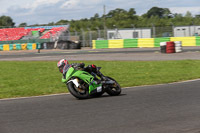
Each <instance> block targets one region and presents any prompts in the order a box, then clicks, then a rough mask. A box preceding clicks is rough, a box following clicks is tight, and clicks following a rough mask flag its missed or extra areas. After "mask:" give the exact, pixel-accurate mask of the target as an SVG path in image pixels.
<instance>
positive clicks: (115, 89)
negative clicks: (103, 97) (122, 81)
mask: <svg viewBox="0 0 200 133" xmlns="http://www.w3.org/2000/svg"><path fill="white" fill-rule="evenodd" d="M106 78H107V79H110V80H113V81H115V84H114V85H110V86H109V87H108V88H106V93H108V94H109V95H110V96H118V95H119V94H121V87H120V85H119V84H118V82H117V81H116V80H115V79H113V78H111V77H106Z"/></svg>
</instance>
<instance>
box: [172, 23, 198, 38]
mask: <svg viewBox="0 0 200 133" xmlns="http://www.w3.org/2000/svg"><path fill="white" fill-rule="evenodd" d="M173 32H174V37H186V36H199V35H200V26H199V25H193V26H175V27H174V31H173Z"/></svg>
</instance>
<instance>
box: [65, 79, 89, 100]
mask: <svg viewBox="0 0 200 133" xmlns="http://www.w3.org/2000/svg"><path fill="white" fill-rule="evenodd" d="M67 87H68V90H69V92H70V93H71V94H72V95H73V96H74V97H76V98H78V99H87V98H89V97H90V95H89V91H88V90H85V92H84V93H80V92H79V91H77V89H76V86H75V85H74V83H73V82H70V83H68V84H67Z"/></svg>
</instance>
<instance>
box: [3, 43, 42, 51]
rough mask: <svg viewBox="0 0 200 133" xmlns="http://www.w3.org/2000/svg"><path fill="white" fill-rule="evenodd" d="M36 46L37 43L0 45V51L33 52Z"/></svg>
mask: <svg viewBox="0 0 200 133" xmlns="http://www.w3.org/2000/svg"><path fill="white" fill-rule="evenodd" d="M38 45H39V44H37V43H21V44H0V51H9V50H34V49H37V47H38Z"/></svg>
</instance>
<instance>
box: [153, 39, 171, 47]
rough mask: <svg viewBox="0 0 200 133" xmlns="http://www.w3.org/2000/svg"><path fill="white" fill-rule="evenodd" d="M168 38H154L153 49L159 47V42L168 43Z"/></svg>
mask: <svg viewBox="0 0 200 133" xmlns="http://www.w3.org/2000/svg"><path fill="white" fill-rule="evenodd" d="M169 41H170V38H169V37H162V38H155V40H154V47H160V42H169Z"/></svg>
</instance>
